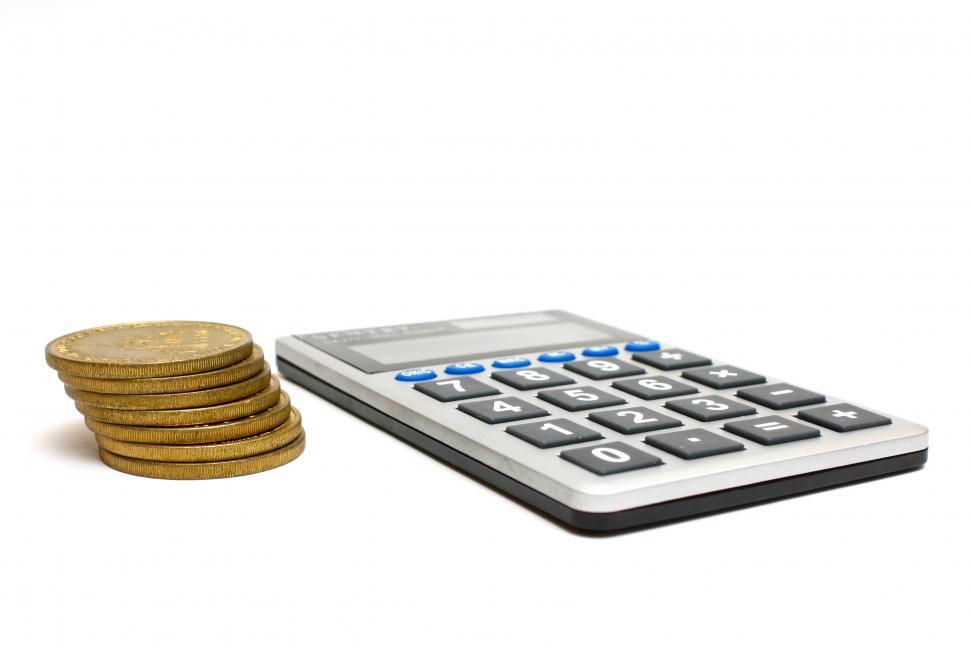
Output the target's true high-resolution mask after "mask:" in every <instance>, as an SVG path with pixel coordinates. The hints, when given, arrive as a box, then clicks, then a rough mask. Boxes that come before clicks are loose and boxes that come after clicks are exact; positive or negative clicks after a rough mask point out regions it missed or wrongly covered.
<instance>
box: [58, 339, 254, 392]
mask: <svg viewBox="0 0 970 647" xmlns="http://www.w3.org/2000/svg"><path fill="white" fill-rule="evenodd" d="M264 365H265V360H264V358H263V349H262V348H260V347H259V346H257V345H255V344H254V345H253V352H252V354H251V355H250V356H249V357H247V358H246V359H244V360H243V361H241V362H236V363H235V364H230V365H229V366H226V367H225V368H219V369H216V370H214V371H206V372H205V373H195V374H194V375H176V376H174V377H144V378H136V379H128V380H125V379H110V378H100V377H84V376H81V375H72V374H71V373H64V372H63V371H62V372H59V373H58V374H57V376H58V377H59V378H61V381H62V382H63V383H64V384H66V385H67V386H70V387H72V388H75V389H80V390H82V391H94V392H95V393H119V394H121V393H124V394H128V395H152V394H159V393H186V392H188V391H204V390H207V389H216V388H219V387H220V386H227V385H229V384H235V383H236V382H242V381H243V380H248V379H249V378H251V377H253V376H255V375H258V374H259V372H260V371H261V370H263V366H264Z"/></svg>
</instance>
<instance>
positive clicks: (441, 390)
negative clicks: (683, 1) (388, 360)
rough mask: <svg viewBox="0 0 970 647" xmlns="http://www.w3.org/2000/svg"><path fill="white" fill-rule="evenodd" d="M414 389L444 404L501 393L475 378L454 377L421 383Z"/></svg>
mask: <svg viewBox="0 0 970 647" xmlns="http://www.w3.org/2000/svg"><path fill="white" fill-rule="evenodd" d="M414 389H415V390H416V391H420V392H421V393H424V394H425V395H430V396H431V397H432V398H434V399H435V400H441V401H442V402H452V401H454V400H468V399H469V398H480V397H483V396H486V395H498V394H499V393H500V391H499V390H498V389H496V388H495V387H494V386H489V385H487V384H483V383H481V382H479V381H478V380H476V379H475V378H473V377H453V378H449V379H447V380H438V381H436V382H420V383H418V384H415V385H414Z"/></svg>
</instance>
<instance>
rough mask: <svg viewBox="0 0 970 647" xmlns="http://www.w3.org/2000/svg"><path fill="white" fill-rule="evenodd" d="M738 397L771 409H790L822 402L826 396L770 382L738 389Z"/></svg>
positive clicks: (789, 385)
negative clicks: (764, 384) (765, 384)
mask: <svg viewBox="0 0 970 647" xmlns="http://www.w3.org/2000/svg"><path fill="white" fill-rule="evenodd" d="M738 397H741V398H744V399H745V400H751V401H752V402H754V403H755V404H760V405H762V406H765V407H768V408H770V409H790V408H792V407H807V406H808V405H810V404H822V403H823V402H825V396H824V395H822V394H821V393H815V392H814V391H809V390H808V389H800V388H798V387H797V386H792V385H791V384H769V385H767V386H754V387H751V388H749V389H741V390H740V391H738Z"/></svg>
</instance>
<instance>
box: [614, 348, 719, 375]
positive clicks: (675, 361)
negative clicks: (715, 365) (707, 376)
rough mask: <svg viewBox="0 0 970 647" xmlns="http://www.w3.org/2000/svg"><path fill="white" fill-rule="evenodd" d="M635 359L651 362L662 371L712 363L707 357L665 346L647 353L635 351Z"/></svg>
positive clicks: (646, 362)
mask: <svg viewBox="0 0 970 647" xmlns="http://www.w3.org/2000/svg"><path fill="white" fill-rule="evenodd" d="M633 359H635V360H637V361H638V362H643V363H644V364H649V365H650V366H652V367H654V368H659V369H660V370H662V371H673V370H675V369H679V368H691V367H693V366H707V365H708V364H710V363H711V360H709V359H708V358H706V357H701V356H700V355H695V354H694V353H688V352H687V351H686V350H681V349H679V348H664V349H661V350H651V351H647V352H645V353H634V354H633Z"/></svg>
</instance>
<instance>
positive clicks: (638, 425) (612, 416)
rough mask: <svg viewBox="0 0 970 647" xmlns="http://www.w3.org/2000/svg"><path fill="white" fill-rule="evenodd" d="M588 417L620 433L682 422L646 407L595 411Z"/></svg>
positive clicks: (672, 425) (649, 429) (648, 429)
mask: <svg viewBox="0 0 970 647" xmlns="http://www.w3.org/2000/svg"><path fill="white" fill-rule="evenodd" d="M589 419H590V420H592V421H593V422H598V423H599V424H601V425H603V426H604V427H609V428H610V429H612V430H613V431H618V432H620V433H621V434H639V433H641V432H644V431H657V430H658V429H670V428H671V427H680V426H682V425H683V424H684V423H682V422H681V421H680V420H677V419H676V418H671V417H670V416H665V415H664V414H662V413H657V412H656V411H651V410H650V409H648V408H646V407H629V408H626V409H615V410H613V411H597V412H595V413H591V414H589Z"/></svg>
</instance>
